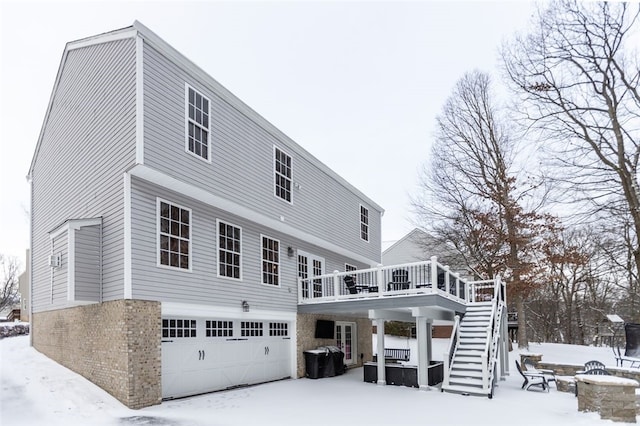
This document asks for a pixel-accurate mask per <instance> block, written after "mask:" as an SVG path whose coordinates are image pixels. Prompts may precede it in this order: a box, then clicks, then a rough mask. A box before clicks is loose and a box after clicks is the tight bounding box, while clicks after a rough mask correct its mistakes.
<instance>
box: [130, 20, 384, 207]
mask: <svg viewBox="0 0 640 426" xmlns="http://www.w3.org/2000/svg"><path fill="white" fill-rule="evenodd" d="M133 27H134V28H135V29H136V30H138V33H139V35H140V36H142V37H143V38H144V40H145V42H146V43H149V45H150V46H152V47H153V48H154V49H157V50H158V51H159V52H160V53H161V54H163V55H164V56H166V57H167V58H168V59H169V60H171V62H173V63H174V64H176V65H177V66H179V67H181V68H182V69H184V70H185V71H186V72H187V73H189V74H191V75H193V76H194V77H196V78H198V79H199V80H200V81H201V82H203V83H205V84H206V85H207V86H208V88H210V89H211V90H213V91H214V92H215V93H216V94H217V95H218V96H219V97H220V98H221V99H223V100H224V101H225V102H227V103H228V104H229V105H231V106H232V107H233V108H235V109H236V110H237V111H238V112H240V113H241V114H243V115H244V116H245V117H247V118H248V119H249V120H251V121H253V122H254V123H256V124H257V125H258V126H260V127H261V128H262V129H263V130H265V131H266V132H268V133H270V134H271V135H272V136H273V137H274V138H276V139H277V140H279V141H280V142H281V143H282V146H283V147H286V148H287V150H288V151H289V152H295V153H296V154H297V155H299V156H300V157H302V158H305V159H306V160H308V161H309V162H311V163H313V164H314V165H316V166H317V167H318V168H319V169H320V170H321V171H322V172H323V173H325V174H326V175H327V176H329V177H331V178H332V179H334V180H335V181H337V182H338V183H339V184H341V185H342V186H344V187H345V188H347V189H348V190H349V191H351V192H352V193H353V194H355V195H356V196H358V197H359V198H360V199H361V200H362V201H364V202H365V203H366V204H368V205H369V206H370V207H371V208H372V209H374V210H377V211H379V212H380V213H384V209H383V208H382V207H380V206H379V205H378V204H377V203H376V202H374V201H373V200H371V199H370V198H369V197H367V196H366V195H364V194H363V193H362V192H361V191H360V190H359V189H357V188H356V187H355V186H353V185H352V184H350V183H349V182H347V181H346V180H345V179H344V178H343V177H341V176H340V175H338V174H337V173H336V172H334V171H333V170H331V169H330V168H329V167H328V166H326V165H325V164H324V163H322V162H321V161H320V160H318V159H317V158H316V157H314V156H313V155H312V154H311V153H309V152H308V151H307V150H305V149H304V148H302V147H301V146H300V145H298V144H297V143H296V142H295V141H293V139H291V138H289V137H288V136H287V135H285V134H284V133H283V132H282V131H281V130H279V129H278V128H277V127H276V126H274V125H273V124H271V123H270V122H269V121H267V120H266V119H265V118H264V117H262V116H261V115H260V114H258V113H257V112H256V111H254V110H253V109H252V108H251V107H249V106H248V105H247V104H245V103H244V102H242V101H241V100H240V99H238V97H236V96H235V95H234V94H233V93H231V92H230V91H229V90H227V89H226V88H225V87H224V86H222V85H221V84H220V83H218V82H217V81H216V80H215V79H214V78H213V77H211V76H210V75H209V74H207V73H206V72H205V71H204V70H203V69H202V68H200V67H199V66H198V65H196V64H195V63H193V62H192V61H191V60H189V59H188V58H187V57H185V56H184V55H183V54H182V53H180V52H178V51H177V50H176V49H174V48H173V47H172V46H171V45H169V43H167V42H166V41H164V40H163V39H161V38H160V37H159V36H158V35H157V34H155V33H154V32H153V31H151V30H150V29H149V28H147V27H145V26H144V25H143V24H141V23H140V22H138V21H135V22H134V23H133Z"/></svg>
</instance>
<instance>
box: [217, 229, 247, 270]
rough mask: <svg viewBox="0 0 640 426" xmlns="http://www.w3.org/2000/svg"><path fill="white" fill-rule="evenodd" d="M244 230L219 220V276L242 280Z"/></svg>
mask: <svg viewBox="0 0 640 426" xmlns="http://www.w3.org/2000/svg"><path fill="white" fill-rule="evenodd" d="M241 244H242V229H240V228H239V227H237V226H234V225H231V224H228V223H225V222H223V221H221V220H218V275H219V276H221V277H227V278H234V279H237V280H240V279H242V275H241V270H242V247H241Z"/></svg>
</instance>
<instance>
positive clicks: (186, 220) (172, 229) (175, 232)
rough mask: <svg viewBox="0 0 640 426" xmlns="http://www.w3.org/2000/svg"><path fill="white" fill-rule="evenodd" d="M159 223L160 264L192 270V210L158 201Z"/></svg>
mask: <svg viewBox="0 0 640 426" xmlns="http://www.w3.org/2000/svg"><path fill="white" fill-rule="evenodd" d="M158 223H159V225H160V228H159V229H158V240H159V250H158V263H159V264H160V265H166V266H171V267H174V268H180V269H191V268H190V255H189V254H190V253H191V210H189V209H185V208H183V207H180V206H178V205H175V204H172V203H169V202H167V201H163V200H160V199H158Z"/></svg>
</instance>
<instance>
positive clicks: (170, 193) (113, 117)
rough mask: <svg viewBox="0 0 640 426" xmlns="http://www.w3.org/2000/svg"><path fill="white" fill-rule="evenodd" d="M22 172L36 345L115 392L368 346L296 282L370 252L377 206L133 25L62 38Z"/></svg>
mask: <svg viewBox="0 0 640 426" xmlns="http://www.w3.org/2000/svg"><path fill="white" fill-rule="evenodd" d="M194 42H196V43H201V42H202V40H194ZM29 178H30V181H31V192H32V200H31V201H32V204H31V205H32V209H31V254H30V262H29V264H30V271H31V290H32V291H31V295H30V300H31V303H32V306H31V309H30V311H31V313H32V317H31V318H30V320H31V325H32V339H33V346H34V347H35V348H36V349H37V350H39V351H40V352H42V353H44V354H46V355H47V356H49V357H50V358H52V359H54V360H56V361H57V362H59V363H61V364H63V365H65V366H66V367H68V368H70V369H72V370H74V371H76V372H78V373H79V374H81V375H83V376H84V377H86V378H88V379H89V380H91V381H92V382H94V383H96V384H97V385H99V386H100V387H102V388H103V389H105V390H106V391H108V392H109V393H111V394H112V395H114V396H115V397H116V398H118V399H119V400H120V401H122V402H123V403H124V404H126V405H127V406H129V407H132V408H138V407H144V406H148V405H152V404H157V403H160V401H161V399H162V398H172V397H181V396H185V395H193V394H198V393H202V392H207V391H212V390H218V389H225V388H229V387H234V386H242V385H247V384H253V383H261V382H266V381H270V380H275V379H280V378H285V377H299V376H301V375H303V374H304V357H303V351H304V350H306V349H311V348H315V347H317V346H319V345H327V344H331V345H338V346H340V347H341V348H342V349H343V350H344V352H345V354H346V362H347V364H350V365H361V364H362V362H363V359H365V358H366V359H370V358H371V351H372V348H371V338H370V336H371V320H370V319H369V318H368V316H367V314H366V311H365V312H364V313H363V314H361V315H356V316H354V315H353V314H351V313H336V312H330V311H327V312H324V313H323V312H311V313H298V303H299V297H300V289H299V288H298V285H297V280H298V278H299V277H300V278H303V279H305V278H307V277H313V276H316V275H321V274H324V273H329V272H332V271H336V270H338V271H345V270H351V269H363V268H368V267H371V266H372V265H378V264H379V263H380V261H381V251H380V246H381V241H380V219H381V215H382V213H383V210H382V208H381V207H380V206H378V205H377V204H376V203H375V202H373V201H372V200H371V199H369V198H368V197H367V196H365V195H364V194H362V193H361V192H360V191H358V190H357V189H356V188H354V187H353V186H352V185H350V184H349V183H348V182H347V181H345V180H344V179H343V178H341V177H340V176H338V175H337V174H336V173H335V172H333V171H332V170H331V169H329V168H328V167H327V166H325V165H324V164H322V163H320V162H319V161H318V160H317V159H315V158H314V157H313V156H312V155H311V154H309V153H308V152H307V151H305V150H304V149H303V148H301V147H300V146H299V145H297V144H296V143H295V142H294V141H292V140H291V139H290V138H288V137H287V136H286V135H285V134H284V133H282V132H281V131H279V130H278V129H276V128H275V127H274V126H273V125H271V124H270V123H269V122H268V121H267V120H265V119H264V118H262V117H261V116H260V115H258V114H257V113H256V112H255V111H253V110H252V109H251V108H250V107H248V106H247V105H245V104H244V103H242V101H240V100H239V99H238V98H236V97H235V96H234V95H233V94H231V93H230V92H229V91H228V90H226V89H225V88H224V87H222V86H221V85H220V84H219V83H218V82H217V81H215V80H214V79H213V78H211V77H210V76H209V75H208V74H207V73H206V72H204V71H203V70H202V69H200V68H198V67H197V66H196V65H194V64H193V63H192V62H191V61H189V60H188V59H187V58H185V57H184V56H183V55H182V54H180V53H179V52H177V51H176V50H175V49H173V48H172V47H171V46H169V45H168V44H167V43H166V42H165V41H163V40H162V39H160V38H159V37H158V36H157V35H155V34H154V33H153V32H151V31H150V30H149V29H147V28H146V27H144V26H143V25H141V24H140V23H138V22H135V23H134V24H133V25H132V26H130V27H127V28H123V29H119V30H116V31H112V32H108V33H104V34H99V35H96V36H93V37H89V38H85V39H82V40H78V41H74V42H70V43H68V44H67V45H66V47H65V49H64V52H63V55H62V60H61V64H60V67H59V70H58V74H57V77H56V80H55V84H54V87H53V92H52V95H51V99H50V101H49V106H48V108H47V111H46V116H45V118H44V123H43V126H42V130H41V132H40V136H39V139H38V143H37V147H36V150H35V154H34V157H33V161H32V164H31V168H30V170H29ZM314 288H315V287H314ZM314 291H315V290H314ZM25 299H27V300H29V296H27V297H26V298H25ZM27 311H29V310H27ZM317 319H326V320H328V322H329V323H330V324H333V325H334V327H335V328H334V333H329V335H328V336H330V337H327V338H315V335H314V331H315V328H316V320H317Z"/></svg>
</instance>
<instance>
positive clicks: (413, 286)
mask: <svg viewBox="0 0 640 426" xmlns="http://www.w3.org/2000/svg"><path fill="white" fill-rule="evenodd" d="M347 276H351V277H353V279H354V280H353V282H354V286H353V287H351V288H349V287H348V286H347V283H346V282H345V277H347ZM493 293H494V281H493V280H490V281H477V282H473V281H466V280H464V279H462V278H461V277H460V275H459V274H455V273H453V272H451V271H450V270H449V267H448V266H445V265H441V264H440V263H438V259H437V258H436V257H435V256H434V257H432V258H431V260H429V261H424V262H413V263H404V264H398V265H387V266H383V265H380V266H377V267H375V268H370V269H360V270H356V271H349V272H339V271H334V272H333V273H331V274H324V275H318V276H314V277H308V278H298V302H299V303H300V304H308V303H325V302H331V301H338V300H349V299H371V298H378V297H385V296H401V295H418V294H440V295H441V296H444V297H447V298H451V299H454V300H458V301H461V302H473V301H482V300H484V298H487V300H491V299H492V298H493V296H494V294H493Z"/></svg>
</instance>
